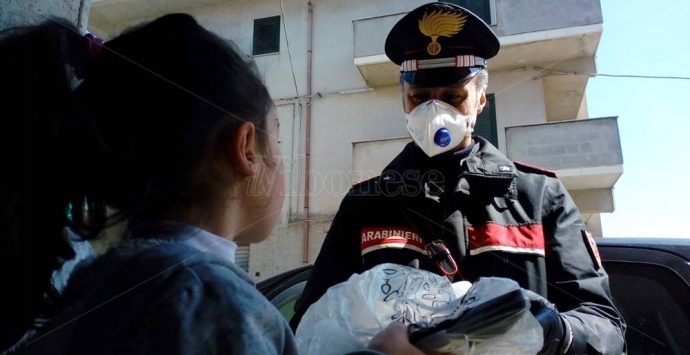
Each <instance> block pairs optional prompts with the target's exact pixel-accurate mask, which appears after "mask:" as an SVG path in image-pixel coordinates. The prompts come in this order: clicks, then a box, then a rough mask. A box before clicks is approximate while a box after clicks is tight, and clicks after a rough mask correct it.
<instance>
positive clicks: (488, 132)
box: [474, 94, 498, 147]
mask: <svg viewBox="0 0 690 355" xmlns="http://www.w3.org/2000/svg"><path fill="white" fill-rule="evenodd" d="M496 132H497V128H496V104H495V102H494V94H487V95H486V105H485V106H484V110H482V113H481V114H479V116H477V124H476V125H475V126H474V135H477V136H481V137H482V138H486V140H488V141H489V142H491V144H493V145H494V146H496V147H498V134H497V133H496Z"/></svg>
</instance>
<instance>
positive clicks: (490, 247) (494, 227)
mask: <svg viewBox="0 0 690 355" xmlns="http://www.w3.org/2000/svg"><path fill="white" fill-rule="evenodd" d="M468 232H469V235H470V238H469V239H470V242H469V244H470V255H477V254H481V253H484V252H487V251H505V252H510V253H525V254H538V255H542V256H543V255H544V229H543V228H542V225H541V224H526V225H519V226H503V225H500V224H496V223H487V224H484V225H479V226H471V227H469V228H468Z"/></svg>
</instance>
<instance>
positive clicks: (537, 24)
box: [495, 0, 603, 36]
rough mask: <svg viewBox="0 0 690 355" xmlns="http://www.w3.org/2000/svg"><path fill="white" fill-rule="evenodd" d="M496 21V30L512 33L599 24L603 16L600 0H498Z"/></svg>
mask: <svg viewBox="0 0 690 355" xmlns="http://www.w3.org/2000/svg"><path fill="white" fill-rule="evenodd" d="M535 14H549V16H535ZM496 22H497V23H496V27H495V31H496V34H497V35H499V36H509V35H514V34H520V33H526V32H534V31H544V30H551V29H556V28H566V27H577V26H586V25H592V24H598V23H602V22H603V18H602V15H601V4H599V0H548V1H545V0H520V1H515V0H496Z"/></svg>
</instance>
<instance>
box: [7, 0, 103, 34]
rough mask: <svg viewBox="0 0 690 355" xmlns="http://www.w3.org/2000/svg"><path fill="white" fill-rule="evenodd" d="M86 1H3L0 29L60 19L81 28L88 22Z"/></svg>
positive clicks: (87, 3)
mask: <svg viewBox="0 0 690 355" xmlns="http://www.w3.org/2000/svg"><path fill="white" fill-rule="evenodd" d="M88 7H89V1H88V0H51V1H33V0H32V1H27V0H3V1H2V2H0V29H5V28H9V27H15V26H25V25H32V24H36V23H39V22H41V21H43V20H45V19H47V18H49V17H53V16H56V17H62V18H65V19H67V20H69V21H70V22H72V23H74V24H75V25H77V26H78V27H83V26H82V25H85V24H86V23H87V22H88V21H87V20H88V13H89V11H88Z"/></svg>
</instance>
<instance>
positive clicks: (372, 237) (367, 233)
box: [360, 227, 426, 256]
mask: <svg viewBox="0 0 690 355" xmlns="http://www.w3.org/2000/svg"><path fill="white" fill-rule="evenodd" d="M360 237H361V250H362V256H364V254H366V253H369V252H372V251H374V250H379V249H386V248H394V249H410V250H414V251H417V252H419V253H422V254H424V255H426V251H425V250H424V241H423V240H422V237H420V236H419V234H418V233H417V231H416V230H415V229H413V228H406V227H364V228H362V229H361V231H360Z"/></svg>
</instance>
